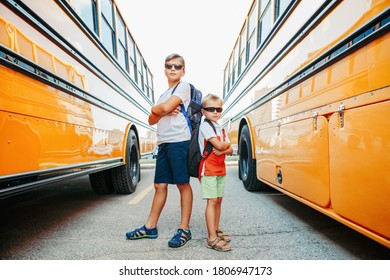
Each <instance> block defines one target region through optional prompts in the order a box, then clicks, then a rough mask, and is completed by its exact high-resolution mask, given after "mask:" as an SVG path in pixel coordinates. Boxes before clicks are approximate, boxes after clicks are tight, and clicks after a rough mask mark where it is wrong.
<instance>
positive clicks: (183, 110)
mask: <svg viewBox="0 0 390 280" xmlns="http://www.w3.org/2000/svg"><path fill="white" fill-rule="evenodd" d="M180 83H181V82H178V83H177V85H176V86H175V87H174V88H173V90H172V93H171V95H172V94H173V93H174V92H175V90H176V88H177V86H178V85H179V84H180ZM191 93H192V91H191V90H190V98H191V99H192V95H191ZM190 102H191V100H190ZM180 112H182V113H183V115H184V117H185V118H186V120H187V124H188V128H189V129H190V134H192V125H191V121H190V118H189V117H188V114H187V110H186V108H184V105H183V103H181V104H180Z"/></svg>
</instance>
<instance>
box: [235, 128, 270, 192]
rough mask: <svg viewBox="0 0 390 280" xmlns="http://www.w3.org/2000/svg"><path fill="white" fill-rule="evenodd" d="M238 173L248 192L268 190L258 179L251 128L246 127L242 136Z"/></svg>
mask: <svg viewBox="0 0 390 280" xmlns="http://www.w3.org/2000/svg"><path fill="white" fill-rule="evenodd" d="M239 139H240V141H239V158H238V172H239V178H240V179H241V180H242V183H243V184H244V187H245V189H246V190H247V191H260V190H265V189H267V188H268V187H267V185H266V184H264V183H263V182H261V181H259V180H258V179H257V171H256V160H255V159H253V158H252V149H253V148H252V141H251V136H250V132H249V128H248V126H247V125H245V126H244V127H243V128H242V130H241V134H240V138H239Z"/></svg>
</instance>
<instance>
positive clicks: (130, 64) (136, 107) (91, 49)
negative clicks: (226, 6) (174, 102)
mask: <svg viewBox="0 0 390 280" xmlns="http://www.w3.org/2000/svg"><path fill="white" fill-rule="evenodd" d="M0 84H1V87H0V197H6V196H9V195H14V194H18V193H20V192H23V191H26V190H29V189H32V188H35V187H38V186H42V185H44V184H48V183H52V182H54V181H57V180H61V179H66V178H71V177H74V176H81V175H85V174H89V177H90V182H91V185H92V189H93V190H94V191H95V192H96V193H99V194H104V193H112V192H117V193H125V194H128V193H132V192H134V190H135V188H136V186H137V183H138V182H139V180H140V162H139V161H140V157H141V154H143V153H148V152H149V153H150V152H152V151H153V148H154V145H155V137H156V136H155V129H154V128H153V127H151V126H150V125H149V124H148V122H147V118H148V114H149V112H150V108H151V106H152V104H153V102H154V89H153V75H152V73H151V71H150V69H149V67H148V66H147V64H146V62H145V60H144V58H143V56H142V54H141V52H140V49H139V47H138V45H137V44H136V43H135V41H134V39H133V37H132V35H131V33H130V31H129V29H128V27H127V25H126V23H125V21H124V19H123V17H122V16H121V13H120V11H119V10H118V8H117V6H116V3H115V1H111V0H88V1H78V0H40V1H35V0H23V1H13V0H4V1H3V0H2V1H0Z"/></svg>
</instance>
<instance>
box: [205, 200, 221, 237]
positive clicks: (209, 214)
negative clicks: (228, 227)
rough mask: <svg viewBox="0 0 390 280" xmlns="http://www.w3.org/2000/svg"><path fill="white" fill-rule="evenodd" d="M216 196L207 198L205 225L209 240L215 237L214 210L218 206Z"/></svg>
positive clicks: (215, 210)
mask: <svg viewBox="0 0 390 280" xmlns="http://www.w3.org/2000/svg"><path fill="white" fill-rule="evenodd" d="M217 200H218V199H217V198H209V199H207V205H206V213H205V215H206V226H207V231H208V237H209V239H210V240H214V239H215V238H217V227H216V224H215V221H216V212H217V207H218V201H217Z"/></svg>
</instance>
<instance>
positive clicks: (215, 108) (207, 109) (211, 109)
mask: <svg viewBox="0 0 390 280" xmlns="http://www.w3.org/2000/svg"><path fill="white" fill-rule="evenodd" d="M203 110H205V111H207V112H214V111H217V112H218V113H221V112H222V108H221V107H205V108H203Z"/></svg>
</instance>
